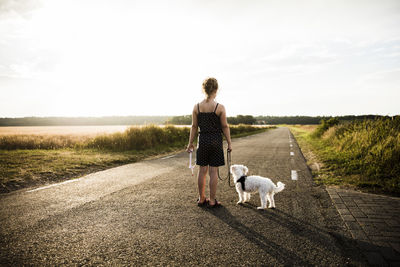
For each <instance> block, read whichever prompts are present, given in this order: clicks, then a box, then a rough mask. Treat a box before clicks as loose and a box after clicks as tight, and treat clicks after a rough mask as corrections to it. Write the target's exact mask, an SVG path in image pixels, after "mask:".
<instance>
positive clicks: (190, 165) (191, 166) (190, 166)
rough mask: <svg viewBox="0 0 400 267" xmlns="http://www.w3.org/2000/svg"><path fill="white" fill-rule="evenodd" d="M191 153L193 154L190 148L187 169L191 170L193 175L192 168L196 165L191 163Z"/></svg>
mask: <svg viewBox="0 0 400 267" xmlns="http://www.w3.org/2000/svg"><path fill="white" fill-rule="evenodd" d="M192 154H193V150H190V153H189V169H191V170H192V176H193V175H194V174H193V169H194V167H195V166H196V165H195V164H193V165H192Z"/></svg>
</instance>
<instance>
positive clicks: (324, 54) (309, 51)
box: [258, 44, 337, 74]
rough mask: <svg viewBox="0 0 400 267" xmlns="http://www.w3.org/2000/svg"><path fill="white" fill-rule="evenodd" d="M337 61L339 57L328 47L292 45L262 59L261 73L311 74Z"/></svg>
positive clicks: (260, 62)
mask: <svg viewBox="0 0 400 267" xmlns="http://www.w3.org/2000/svg"><path fill="white" fill-rule="evenodd" d="M336 61H337V56H336V55H335V54H334V53H332V52H331V51H330V50H329V49H328V48H327V46H326V45H317V44H290V45H285V46H284V47H283V48H282V49H281V50H279V51H277V52H274V53H271V54H269V55H267V56H264V57H262V58H260V60H259V61H258V63H259V64H260V66H261V68H260V69H261V72H266V73H271V72H272V73H281V74H309V73H315V72H318V71H320V70H321V69H323V68H324V66H326V65H328V64H333V63H335V62H336Z"/></svg>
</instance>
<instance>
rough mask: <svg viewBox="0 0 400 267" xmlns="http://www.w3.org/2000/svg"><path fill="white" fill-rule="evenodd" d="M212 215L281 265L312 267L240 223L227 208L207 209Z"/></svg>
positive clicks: (307, 262)
mask: <svg viewBox="0 0 400 267" xmlns="http://www.w3.org/2000/svg"><path fill="white" fill-rule="evenodd" d="M207 210H208V211H209V212H210V213H211V214H212V215H214V216H215V217H217V218H218V219H220V220H221V221H223V222H224V223H226V224H227V225H229V226H230V227H232V228H233V229H235V231H237V232H238V233H240V234H241V235H243V237H244V238H246V239H247V240H249V241H250V242H251V243H253V244H255V245H257V246H258V247H259V248H260V249H262V250H263V251H265V253H267V254H268V255H270V256H271V257H273V258H274V259H276V260H277V261H278V262H279V263H280V264H283V265H292V264H293V263H296V264H300V265H302V266H304V265H307V266H309V265H312V263H311V262H309V261H306V260H304V259H302V258H301V257H299V256H298V255H297V254H296V253H294V252H292V251H289V250H287V249H285V248H283V247H282V246H279V245H278V244H276V243H274V242H272V241H271V240H269V239H268V238H266V237H265V236H264V235H262V234H261V233H258V232H256V231H254V230H252V229H250V228H249V227H247V226H245V225H243V224H242V223H241V222H239V221H238V220H237V219H236V218H235V216H233V215H232V214H231V213H230V212H229V210H228V209H226V208H225V207H223V206H222V207H219V208H216V209H207Z"/></svg>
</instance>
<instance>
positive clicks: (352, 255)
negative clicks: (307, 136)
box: [0, 128, 365, 266]
mask: <svg viewBox="0 0 400 267" xmlns="http://www.w3.org/2000/svg"><path fill="white" fill-rule="evenodd" d="M233 149H234V151H233V153H232V163H233V164H244V165H247V166H248V168H249V170H250V174H257V175H262V176H266V177H269V178H271V179H272V180H273V181H274V182H275V183H276V182H277V181H282V182H283V183H285V184H286V189H285V190H284V191H283V192H281V193H278V194H277V195H275V202H276V207H277V209H275V210H270V209H268V210H262V211H260V210H257V209H256V207H257V206H258V205H259V203H260V199H259V196H258V194H255V195H253V196H252V199H251V201H250V203H249V204H245V205H236V202H237V200H238V196H237V193H236V191H235V190H234V188H229V187H228V183H227V181H220V183H219V188H218V200H219V201H221V202H222V203H223V207H221V208H217V209H208V208H200V207H197V205H196V199H197V185H196V179H195V177H193V176H191V173H190V170H189V169H188V154H187V153H186V152H182V153H179V154H177V155H174V156H172V157H169V158H158V159H152V160H146V161H143V162H140V163H134V164H129V165H125V166H121V167H117V168H113V169H109V170H106V171H102V172H98V173H95V174H91V175H88V176H86V177H83V178H80V179H78V180H72V181H70V182H67V183H63V184H55V185H51V186H50V187H41V188H30V189H26V190H22V191H17V192H13V193H10V194H3V195H1V196H0V264H1V265H13V266H16V265H62V264H65V265H134V266H139V265H185V266H190V265H200V266H204V265H214V266H262V265H263V266H271V265H300V266H304V265H318V266H343V265H365V262H364V261H363V259H362V258H361V256H359V255H360V254H359V251H358V250H357V249H356V248H355V247H354V242H353V241H352V239H351V238H350V235H349V233H348V232H347V231H346V230H345V229H346V228H345V226H344V224H343V222H342V220H341V219H340V216H339V215H338V214H337V212H336V209H335V208H334V206H333V205H332V202H331V200H330V198H329V196H328V194H327V192H326V191H325V189H324V188H322V187H319V186H316V185H315V184H313V182H312V178H311V174H310V172H309V170H308V168H307V166H306V163H305V160H304V158H303V156H302V154H301V151H300V150H299V148H298V145H297V143H296V141H295V140H293V136H292V135H291V134H290V133H289V130H288V129H287V128H278V129H274V130H270V131H268V132H265V133H262V134H258V135H253V136H249V137H245V138H240V139H235V140H234V142H233ZM290 152H293V153H292V155H291V153H290ZM292 170H294V171H296V173H297V174H298V180H297V181H296V180H292V178H291V176H292ZM196 171H197V168H196ZM226 174H227V170H226V167H222V168H221V176H226Z"/></svg>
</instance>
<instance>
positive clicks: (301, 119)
mask: <svg viewBox="0 0 400 267" xmlns="http://www.w3.org/2000/svg"><path fill="white" fill-rule="evenodd" d="M384 117H386V118H387V117H388V116H379V115H360V116H355V115H348V116H338V117H333V116H315V117H312V116H256V117H254V116H252V115H237V116H235V117H228V118H227V120H228V123H229V124H232V125H238V124H246V125H254V124H258V125H276V124H303V125H305V124H320V123H321V121H323V120H325V121H326V120H329V119H331V118H337V119H338V120H339V121H340V122H345V121H355V120H365V119H377V118H384ZM145 124H157V125H160V124H174V125H191V124H192V115H183V116H108V117H24V118H0V126H73V125H74V126H80V125H82V126H83V125H145Z"/></svg>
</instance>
